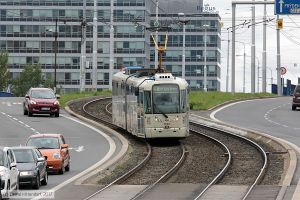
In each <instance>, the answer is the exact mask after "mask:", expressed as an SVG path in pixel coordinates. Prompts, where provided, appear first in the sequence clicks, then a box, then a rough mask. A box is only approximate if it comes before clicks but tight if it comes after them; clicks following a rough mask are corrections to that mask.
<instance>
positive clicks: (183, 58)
mask: <svg viewBox="0 0 300 200" xmlns="http://www.w3.org/2000/svg"><path fill="white" fill-rule="evenodd" d="M179 17H183V19H181V20H180V19H178V22H179V23H180V24H182V25H183V26H182V28H183V33H182V37H183V42H182V75H181V77H182V78H185V26H186V24H187V23H188V22H189V21H190V20H187V19H185V14H184V13H178V18H179Z"/></svg>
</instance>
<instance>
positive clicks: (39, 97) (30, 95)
mask: <svg viewBox="0 0 300 200" xmlns="http://www.w3.org/2000/svg"><path fill="white" fill-rule="evenodd" d="M59 98H60V96H59V95H55V94H54V91H53V90H52V89H50V88H30V89H29V90H28V92H27V94H26V95H25V100H24V103H23V112H24V115H28V116H29V117H31V116H32V115H33V114H50V115H51V116H52V115H55V117H59V109H60V106H59V101H58V99H59Z"/></svg>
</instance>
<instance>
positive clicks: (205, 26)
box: [203, 24, 209, 92]
mask: <svg viewBox="0 0 300 200" xmlns="http://www.w3.org/2000/svg"><path fill="white" fill-rule="evenodd" d="M203 27H204V92H207V66H206V56H207V53H206V46H207V45H206V43H207V27H209V25H208V24H203Z"/></svg>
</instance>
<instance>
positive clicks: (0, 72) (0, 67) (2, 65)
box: [0, 51, 8, 91]
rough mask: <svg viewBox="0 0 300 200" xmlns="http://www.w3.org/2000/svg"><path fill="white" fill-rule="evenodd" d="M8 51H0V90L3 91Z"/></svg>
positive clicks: (6, 78)
mask: <svg viewBox="0 0 300 200" xmlns="http://www.w3.org/2000/svg"><path fill="white" fill-rule="evenodd" d="M7 65H8V53H7V52H6V51H2V52H1V53H0V91H3V90H4V89H5V88H6V87H7V84H8V69H7Z"/></svg>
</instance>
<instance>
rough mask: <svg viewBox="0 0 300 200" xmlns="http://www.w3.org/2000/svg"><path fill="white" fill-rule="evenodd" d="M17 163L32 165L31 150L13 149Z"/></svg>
mask: <svg viewBox="0 0 300 200" xmlns="http://www.w3.org/2000/svg"><path fill="white" fill-rule="evenodd" d="M13 151H14V153H15V156H16V159H17V163H33V162H34V157H33V154H32V150H31V149H14V150H13Z"/></svg>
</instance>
